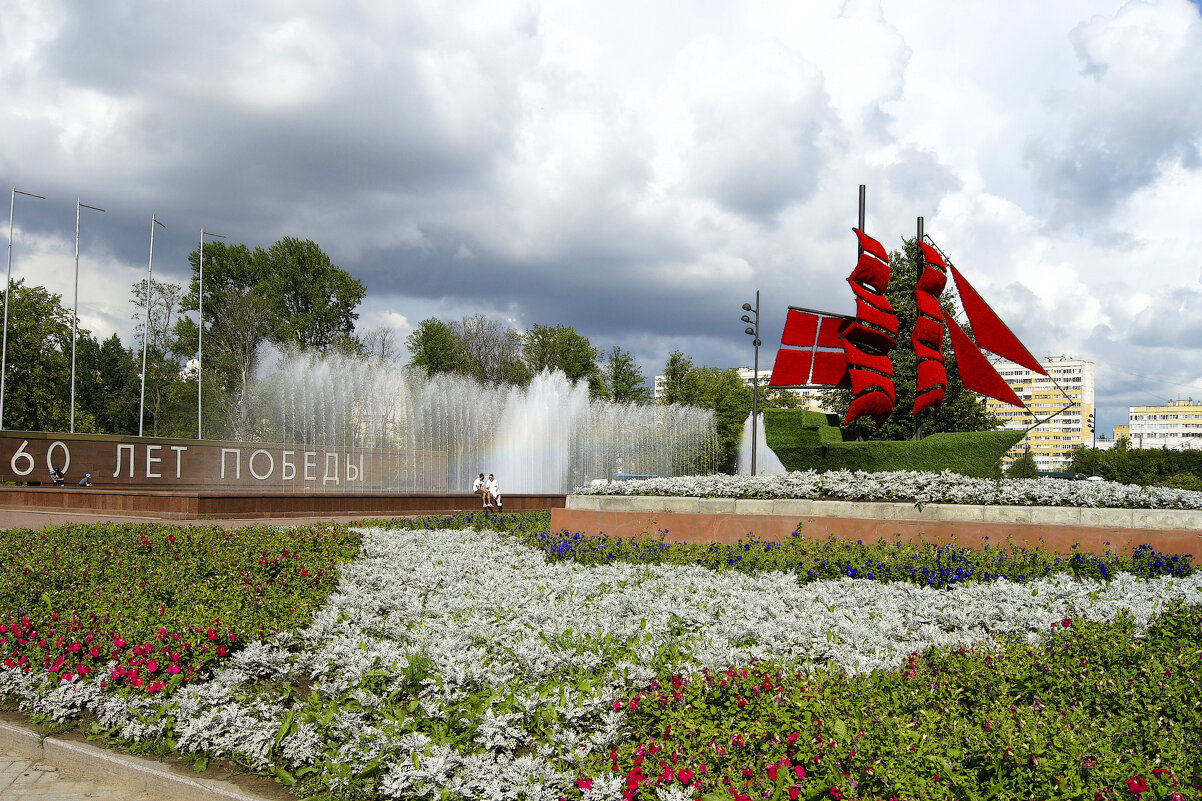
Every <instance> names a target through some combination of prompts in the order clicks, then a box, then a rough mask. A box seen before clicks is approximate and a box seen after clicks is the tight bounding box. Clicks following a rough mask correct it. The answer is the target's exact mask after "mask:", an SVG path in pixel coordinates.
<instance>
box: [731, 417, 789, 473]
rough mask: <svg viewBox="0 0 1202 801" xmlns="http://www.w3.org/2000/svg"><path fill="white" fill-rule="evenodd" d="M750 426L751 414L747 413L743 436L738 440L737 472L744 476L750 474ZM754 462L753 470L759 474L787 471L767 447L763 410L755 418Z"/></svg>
mask: <svg viewBox="0 0 1202 801" xmlns="http://www.w3.org/2000/svg"><path fill="white" fill-rule="evenodd" d="M751 428H752V425H751V415H747V419H746V420H744V421H743V438H742V439H741V440H740V441H739V473H740V475H745V476H746V475H751ZM755 462H756V464H755V467H756V471H755V472H756V475H759V476H779V475H783V474H784V473H787V472H789V471H788V470H786V469H785V466H784V465H783V464H781V462H780V459H778V458H777V457H776V454H775V453H774V452H773V451H772V449H771V448H769V447H768V441H767V438H766V435H765V434H764V414H763V412H761V413H760V414H759V415H757V416H756V420H755Z"/></svg>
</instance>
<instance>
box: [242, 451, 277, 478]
mask: <svg viewBox="0 0 1202 801" xmlns="http://www.w3.org/2000/svg"><path fill="white" fill-rule="evenodd" d="M260 453H261V454H263V455H264V456H266V457H267V472H266V473H264V474H263V475H259V474H258V473H257V472H256V471H255V457H256V456H258V455H259V454H260ZM246 466H247V467H249V468H250V474H251V475H252V476H254V477H255V478H256V479H257V480H259V481H263V480H265V479H268V478H271V474H272V473H274V472H275V459H273V458H272V456H271V454H270V453H268V452H267V451H265V450H263V449H262V448H259V450H257V451H255V452H254V453H252V454H251V455H250V460H249V461H248V462H247V463H246Z"/></svg>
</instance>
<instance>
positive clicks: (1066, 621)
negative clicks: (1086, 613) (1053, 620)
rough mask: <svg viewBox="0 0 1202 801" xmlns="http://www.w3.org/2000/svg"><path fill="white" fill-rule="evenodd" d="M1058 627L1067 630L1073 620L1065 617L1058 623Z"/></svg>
mask: <svg viewBox="0 0 1202 801" xmlns="http://www.w3.org/2000/svg"><path fill="white" fill-rule="evenodd" d="M1060 625H1061V626H1064V627H1065V628H1066V629H1067V628H1068V627H1069V626H1071V625H1073V619H1072V618H1071V617H1066V618H1065V619H1064V620H1061V621H1060Z"/></svg>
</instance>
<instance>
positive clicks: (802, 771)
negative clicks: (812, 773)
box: [793, 765, 806, 779]
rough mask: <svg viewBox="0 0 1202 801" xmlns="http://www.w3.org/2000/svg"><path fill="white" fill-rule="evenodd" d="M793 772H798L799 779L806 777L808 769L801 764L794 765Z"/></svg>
mask: <svg viewBox="0 0 1202 801" xmlns="http://www.w3.org/2000/svg"><path fill="white" fill-rule="evenodd" d="M793 772H794V773H796V774H797V778H798V779H804V778H805V777H806V769H805V768H803V767H802V766H801V765H794V766H793Z"/></svg>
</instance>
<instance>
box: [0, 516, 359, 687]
mask: <svg viewBox="0 0 1202 801" xmlns="http://www.w3.org/2000/svg"><path fill="white" fill-rule="evenodd" d="M358 544H359V536H358V534H355V533H352V532H349V531H347V530H340V529H334V528H330V529H309V530H301V531H281V530H279V529H274V528H266V527H264V528H258V529H243V530H241V531H235V532H230V531H225V530H223V529H221V528H219V527H216V526H214V527H206V528H199V527H198V528H184V527H175V526H162V525H157V524H142V525H137V524H125V525H103V526H58V527H52V528H46V529H44V530H42V531H38V532H34V531H28V530H25V531H20V530H18V531H8V532H4V534H3V536H0V656H2V657H3V664H4V666H5V667H6V668H9V669H12V670H15V671H19V672H20V673H22V674H28V673H32V674H34V675H37V676H39V677H40V676H42V675H43V674H44V675H46V676H49V677H50V678H51V679H52V680H54V681H57V682H62V683H69V682H72V681H74V680H76V678H79V679H84V680H86V679H89V678H90V677H93V676H95V677H96V678H97V680H98V681H99V682H100V683H101V685H102V686H108V685H113V686H126V687H129V688H132V689H135V690H139V691H144V692H147V693H157V692H161V691H169V690H174V689H176V688H178V687H180V686H182V685H184V684H187V683H189V682H192V681H195V680H197V679H198V678H200V677H201V676H202V675H203V674H205V673H206V672H209V671H211V670H212V669H213V668H215V667H216V666H217V665H218V664H220V662H221V661H222V660H224V659H225V658H226V657H227V656H228V655H229V651H230V649H232V648H234V647H235V645H236V643H238V642H239V641H240V640H244V639H246V638H248V637H252V638H262V637H264V636H267V635H270V634H272V633H274V632H276V631H280V630H283V629H288V628H294V627H296V626H297V625H301V624H304V623H306V622H307V621H308V618H309V614H310V613H311V611H312V609H313V607H314V606H315V605H320V604H321V602H322V601H323V600H324V599H325V596H326V595H327V594H328V593H329V591H330V590H331V589H333V587H334V584H335V582H336V580H337V571H336V565H337V563H338V562H339V561H341V560H345V559H347V558H350V557H351V556H353V555H354V554H355V552H356V551H357V549H358Z"/></svg>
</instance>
